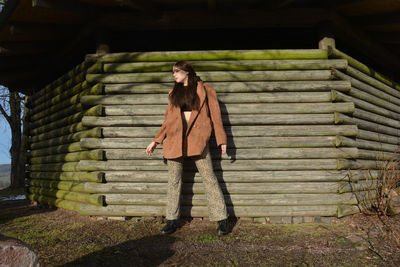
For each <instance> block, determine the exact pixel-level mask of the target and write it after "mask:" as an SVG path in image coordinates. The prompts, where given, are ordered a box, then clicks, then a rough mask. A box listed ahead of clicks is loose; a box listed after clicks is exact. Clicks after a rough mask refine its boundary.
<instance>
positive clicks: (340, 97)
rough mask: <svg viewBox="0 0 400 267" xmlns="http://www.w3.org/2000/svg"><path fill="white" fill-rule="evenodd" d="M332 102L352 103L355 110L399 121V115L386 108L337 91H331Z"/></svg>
mask: <svg viewBox="0 0 400 267" xmlns="http://www.w3.org/2000/svg"><path fill="white" fill-rule="evenodd" d="M331 93H332V101H344V102H353V103H354V105H355V106H356V108H360V109H363V110H367V111H369V112H372V113H375V114H379V115H382V116H385V117H388V118H392V119H395V120H400V114H399V113H396V112H393V111H390V110H388V109H386V108H382V107H378V106H376V105H374V104H371V103H369V102H367V101H363V100H360V99H358V98H355V97H351V96H348V95H345V94H343V93H340V92H338V91H334V90H332V92H331Z"/></svg>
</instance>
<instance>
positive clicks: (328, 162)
mask: <svg viewBox="0 0 400 267" xmlns="http://www.w3.org/2000/svg"><path fill="white" fill-rule="evenodd" d="M156 153H161V151H160V152H156ZM48 165H51V166H49V167H47V166H48ZM52 165H56V164H43V168H46V167H47V168H48V169H49V170H52V168H56V167H58V166H54V167H53V166H52ZM213 165H214V170H221V169H223V170H224V171H225V170H229V171H273V170H282V171H285V170H343V169H347V166H342V165H340V166H339V165H338V159H286V160H236V161H234V162H231V161H229V160H222V161H221V160H216V161H213ZM41 166H42V165H32V166H31V168H34V167H35V168H40V167H41ZM191 167H192V166H191ZM76 168H77V169H78V170H81V171H141V170H143V171H147V170H154V171H157V170H167V166H166V165H165V164H164V163H163V162H162V161H161V160H108V161H93V160H81V161H80V162H79V164H78V166H76ZM194 168H195V167H194V166H193V167H192V168H189V169H188V170H194Z"/></svg>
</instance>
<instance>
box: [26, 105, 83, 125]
mask: <svg viewBox="0 0 400 267" xmlns="http://www.w3.org/2000/svg"><path fill="white" fill-rule="evenodd" d="M85 109H87V107H84V106H83V105H82V104H81V103H78V104H74V105H71V106H69V107H67V108H64V109H62V110H60V111H58V112H55V113H53V114H51V115H48V116H45V117H42V118H41V119H38V120H40V121H42V122H43V124H46V123H49V122H52V121H56V120H57V119H61V118H64V117H67V116H69V115H72V114H75V113H78V112H81V111H83V110H85ZM33 117H34V116H32V117H31V118H30V119H29V120H30V122H34V121H37V120H36V119H35V118H33Z"/></svg>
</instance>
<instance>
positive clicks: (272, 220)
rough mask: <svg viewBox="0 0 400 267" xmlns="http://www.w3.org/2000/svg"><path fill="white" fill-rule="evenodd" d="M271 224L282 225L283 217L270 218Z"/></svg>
mask: <svg viewBox="0 0 400 267" xmlns="http://www.w3.org/2000/svg"><path fill="white" fill-rule="evenodd" d="M269 221H270V222H271V223H282V217H275V216H274V217H269Z"/></svg>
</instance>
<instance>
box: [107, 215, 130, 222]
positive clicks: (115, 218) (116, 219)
mask: <svg viewBox="0 0 400 267" xmlns="http://www.w3.org/2000/svg"><path fill="white" fill-rule="evenodd" d="M108 219H109V220H111V221H126V217H124V216H120V217H118V216H115V217H114V216H113V217H108Z"/></svg>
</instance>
